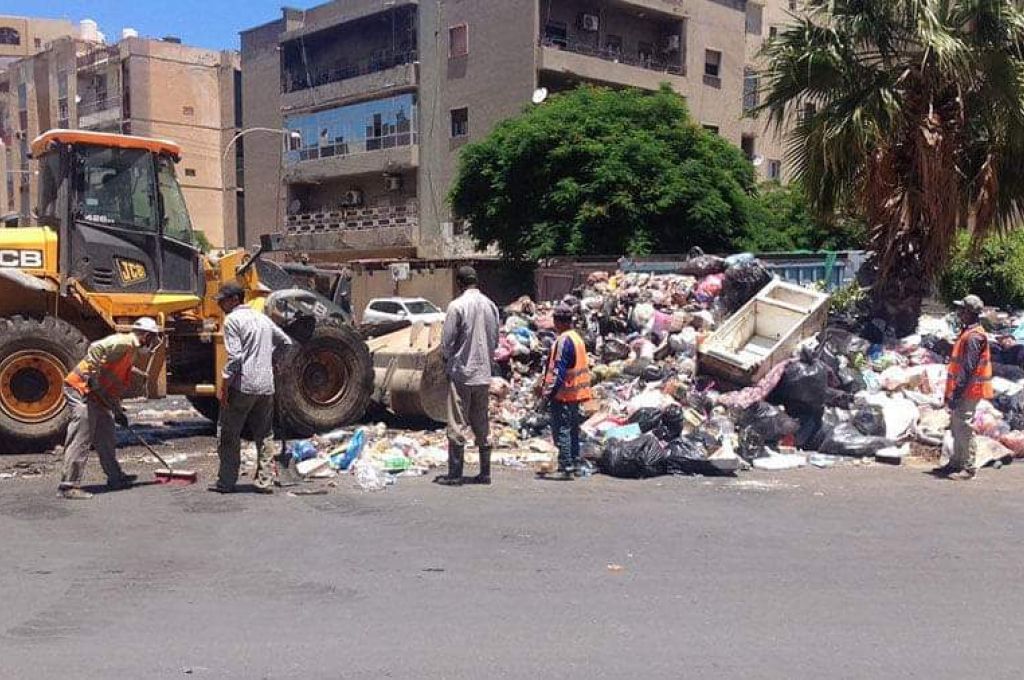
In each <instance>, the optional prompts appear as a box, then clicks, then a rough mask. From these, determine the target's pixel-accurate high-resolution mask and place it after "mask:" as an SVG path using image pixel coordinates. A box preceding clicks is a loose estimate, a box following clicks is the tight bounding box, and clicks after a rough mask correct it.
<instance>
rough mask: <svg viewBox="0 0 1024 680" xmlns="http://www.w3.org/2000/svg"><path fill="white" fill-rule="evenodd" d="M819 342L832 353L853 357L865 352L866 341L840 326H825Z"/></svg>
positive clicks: (866, 347) (866, 348)
mask: <svg viewBox="0 0 1024 680" xmlns="http://www.w3.org/2000/svg"><path fill="white" fill-rule="evenodd" d="M821 344H822V345H824V346H825V347H827V348H828V349H829V350H830V351H831V352H832V353H833V354H834V355H836V356H843V357H846V358H847V359H853V358H854V357H856V356H858V355H864V354H867V351H868V341H867V340H865V339H864V338H862V337H859V336H857V335H854V334H853V333H851V332H849V331H847V330H843V329H842V328H826V329H825V331H824V332H823V333H822V335H821Z"/></svg>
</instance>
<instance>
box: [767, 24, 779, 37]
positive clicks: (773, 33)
mask: <svg viewBox="0 0 1024 680" xmlns="http://www.w3.org/2000/svg"><path fill="white" fill-rule="evenodd" d="M778 35H779V27H778V26H772V27H771V28H769V29H768V39H769V40H775V38H776V37H777V36H778Z"/></svg>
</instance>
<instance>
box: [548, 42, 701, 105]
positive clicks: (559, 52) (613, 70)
mask: <svg viewBox="0 0 1024 680" xmlns="http://www.w3.org/2000/svg"><path fill="white" fill-rule="evenodd" d="M539 44H540V59H539V64H540V69H541V70H543V71H551V72H554V73H558V74H566V75H569V76H573V77H576V78H579V79H582V80H588V81H593V82H601V83H609V84H612V85H623V86H631V87H640V88H644V89H648V90H656V89H658V88H659V87H660V86H661V83H663V82H668V83H669V84H671V85H672V87H673V89H675V90H677V91H679V92H683V91H684V90H685V88H686V83H687V81H686V69H685V68H684V67H683V66H682V65H679V64H670V63H668V62H667V61H664V60H662V59H659V58H657V57H655V56H653V55H652V56H650V57H647V56H645V57H643V58H641V57H640V56H637V55H626V54H623V53H622V52H620V51H617V50H608V49H601V48H596V47H593V46H591V45H585V44H582V43H579V42H574V41H570V40H560V39H552V38H541V39H540V42H539Z"/></svg>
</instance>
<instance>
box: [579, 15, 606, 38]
mask: <svg viewBox="0 0 1024 680" xmlns="http://www.w3.org/2000/svg"><path fill="white" fill-rule="evenodd" d="M600 26H601V22H600V20H599V19H598V18H597V15H596V14H581V15H580V30H583V31H590V32H592V33H596V32H597V30H598V29H599V28H600Z"/></svg>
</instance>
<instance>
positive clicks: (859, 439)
mask: <svg viewBox="0 0 1024 680" xmlns="http://www.w3.org/2000/svg"><path fill="white" fill-rule="evenodd" d="M890 446H895V443H894V442H892V441H889V440H888V439H886V438H885V437H875V436H871V435H866V434H863V433H862V432H861V431H860V430H859V429H857V426H856V425H854V424H853V423H839V424H838V425H836V426H835V427H834V428H833V429H832V430H831V431H830V432H829V433H828V434H827V435H825V437H824V438H823V440H822V442H821V446H820V447H818V450H819V451H821V452H822V453H827V454H830V455H833V456H855V457H858V458H863V457H864V456H873V455H875V454H876V453H878V451H879V450H881V449H884V448H888V447H890Z"/></svg>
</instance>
